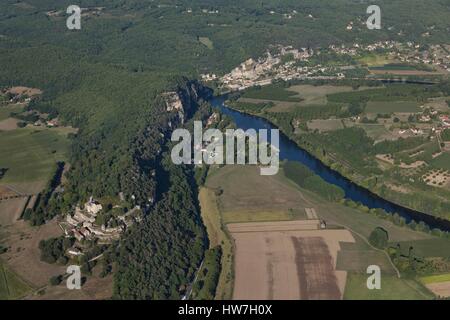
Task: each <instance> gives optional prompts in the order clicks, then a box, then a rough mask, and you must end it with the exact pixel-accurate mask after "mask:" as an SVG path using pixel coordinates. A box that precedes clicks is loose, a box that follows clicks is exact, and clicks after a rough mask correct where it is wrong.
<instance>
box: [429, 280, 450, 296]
mask: <svg viewBox="0 0 450 320" xmlns="http://www.w3.org/2000/svg"><path fill="white" fill-rule="evenodd" d="M425 286H426V287H427V288H428V289H429V290H430V291H431V292H433V293H434V294H435V295H436V296H438V297H450V281H446V282H436V283H429V284H426V285H425Z"/></svg>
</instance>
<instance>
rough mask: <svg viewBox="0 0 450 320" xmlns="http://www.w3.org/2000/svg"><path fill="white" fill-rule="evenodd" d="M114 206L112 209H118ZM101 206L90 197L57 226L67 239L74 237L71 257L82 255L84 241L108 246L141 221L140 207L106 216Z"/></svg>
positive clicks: (69, 251)
mask: <svg viewBox="0 0 450 320" xmlns="http://www.w3.org/2000/svg"><path fill="white" fill-rule="evenodd" d="M119 208H121V207H120V206H118V205H116V206H114V207H113V208H112V212H114V209H119ZM105 211H106V210H105V209H104V208H103V206H102V205H101V204H100V203H99V202H98V201H96V200H94V199H93V197H90V199H89V201H87V202H86V203H85V204H84V205H83V207H80V206H76V207H75V210H74V212H73V214H71V213H68V214H67V215H66V217H65V220H62V221H61V222H60V223H59V225H60V227H61V228H62V230H63V231H64V234H65V235H66V236H67V237H74V238H75V239H76V243H75V244H74V246H73V247H72V248H71V249H69V250H68V252H67V253H68V254H69V255H71V256H79V255H83V251H82V250H83V249H82V248H83V243H84V241H89V240H91V241H95V242H97V243H98V244H109V243H111V242H112V241H113V240H118V239H119V238H120V235H121V234H122V233H123V232H124V231H125V230H126V229H127V228H129V227H131V226H132V225H133V224H134V223H139V222H140V221H141V219H142V215H141V211H140V207H139V206H136V207H134V208H133V209H131V210H129V211H127V212H123V211H124V210H118V211H117V212H120V213H117V214H108V213H107V212H105Z"/></svg>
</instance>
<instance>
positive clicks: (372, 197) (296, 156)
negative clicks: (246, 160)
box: [210, 96, 450, 231]
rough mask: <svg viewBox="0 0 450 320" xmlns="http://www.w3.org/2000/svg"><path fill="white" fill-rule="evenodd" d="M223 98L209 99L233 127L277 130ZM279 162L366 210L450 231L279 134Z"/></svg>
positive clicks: (449, 225)
mask: <svg viewBox="0 0 450 320" xmlns="http://www.w3.org/2000/svg"><path fill="white" fill-rule="evenodd" d="M225 100H226V96H217V97H214V98H212V99H211V100H210V103H211V105H212V106H213V107H215V108H218V109H219V110H220V111H221V112H222V113H223V114H226V115H228V116H230V117H231V118H233V120H234V122H235V123H236V126H237V127H238V128H240V129H243V130H247V129H255V130H259V129H276V127H275V126H274V125H272V124H271V123H270V122H269V121H267V120H265V119H263V118H260V117H256V116H252V115H248V114H245V113H242V112H239V111H236V110H233V109H230V108H228V107H227V106H226V105H225ZM279 148H280V161H282V160H290V161H299V162H301V163H302V164H304V165H306V166H307V167H308V168H309V169H311V170H312V171H313V172H314V173H316V174H317V175H319V176H320V177H322V179H324V180H325V181H327V182H328V183H331V184H334V185H336V186H339V187H341V188H342V189H343V190H344V191H345V198H346V199H350V200H353V201H355V202H360V203H362V204H363V205H365V206H367V207H369V208H371V209H372V208H382V209H384V210H385V211H386V212H389V213H392V214H393V213H398V214H399V215H400V216H402V217H404V218H405V219H406V221H407V222H409V221H411V220H415V221H416V222H420V221H423V222H425V223H426V224H427V225H428V226H430V227H431V228H439V229H441V230H444V231H450V221H448V220H443V219H440V218H436V217H434V216H432V215H430V214H426V213H422V212H418V211H415V210H412V209H409V208H406V207H403V206H400V205H398V204H395V203H393V202H391V201H388V200H386V199H383V198H381V197H379V196H377V195H376V194H374V193H372V192H370V191H369V190H367V189H365V188H363V187H361V186H359V185H357V184H355V183H354V182H352V181H351V180H349V179H347V178H345V177H344V176H342V175H341V174H340V173H339V172H337V171H335V170H332V169H331V168H329V167H327V166H326V165H324V164H323V163H322V162H321V161H320V160H318V159H317V158H315V157H314V156H312V155H311V154H310V153H308V152H307V151H306V150H303V149H302V148H300V147H299V146H298V145H297V144H296V143H295V142H293V141H292V140H290V139H289V138H288V137H287V136H286V135H284V134H283V133H282V132H281V131H280V145H279Z"/></svg>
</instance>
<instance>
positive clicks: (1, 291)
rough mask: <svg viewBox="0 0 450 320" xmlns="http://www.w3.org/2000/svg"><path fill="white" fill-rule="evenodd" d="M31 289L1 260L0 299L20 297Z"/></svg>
mask: <svg viewBox="0 0 450 320" xmlns="http://www.w3.org/2000/svg"><path fill="white" fill-rule="evenodd" d="M30 290H31V288H30V286H28V285H27V284H26V283H25V282H24V281H23V280H21V279H20V278H19V277H17V276H16V275H15V274H14V273H12V272H11V271H10V270H9V269H8V268H7V267H6V266H5V265H4V264H3V263H2V262H1V261H0V300H13V299H19V298H21V297H23V296H24V295H26V294H27V293H28V292H29V291H30Z"/></svg>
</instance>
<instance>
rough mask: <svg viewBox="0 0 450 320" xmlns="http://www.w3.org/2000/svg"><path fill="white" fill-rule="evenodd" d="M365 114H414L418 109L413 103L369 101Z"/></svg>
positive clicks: (415, 103)
mask: <svg viewBox="0 0 450 320" xmlns="http://www.w3.org/2000/svg"><path fill="white" fill-rule="evenodd" d="M365 111H366V112H367V113H375V114H378V113H381V114H389V113H396V112H397V113H415V112H419V111H420V108H419V105H418V103H417V102H414V101H369V102H368V103H367V107H366V110H365Z"/></svg>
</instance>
